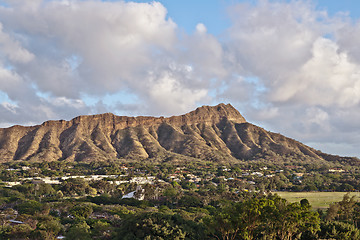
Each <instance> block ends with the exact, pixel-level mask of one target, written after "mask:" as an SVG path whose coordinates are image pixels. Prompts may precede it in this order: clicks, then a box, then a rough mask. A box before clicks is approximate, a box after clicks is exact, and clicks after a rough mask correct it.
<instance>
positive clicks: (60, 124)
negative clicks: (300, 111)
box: [0, 104, 337, 162]
mask: <svg viewBox="0 0 360 240" xmlns="http://www.w3.org/2000/svg"><path fill="white" fill-rule="evenodd" d="M265 155H267V156H271V155H273V156H274V159H275V158H276V156H295V157H298V158H311V159H315V160H327V159H330V158H331V160H334V157H335V159H337V158H336V156H332V155H327V154H323V153H321V152H319V151H316V150H314V149H312V148H310V147H308V146H306V145H304V144H302V143H300V142H297V141H295V140H293V139H290V138H286V137H284V136H282V135H280V134H276V133H271V132H268V131H266V130H264V129H262V128H260V127H257V126H255V125H253V124H250V123H248V122H247V121H246V120H245V118H244V117H243V116H242V115H241V114H240V113H239V112H238V111H237V110H236V109H235V108H234V107H233V106H231V105H230V104H227V105H225V104H219V105H217V106H203V107H199V108H197V109H196V110H194V111H192V112H190V113H187V114H184V115H181V116H173V117H169V118H164V117H159V118H156V117H126V116H116V115H114V114H111V113H106V114H99V115H91V116H79V117H76V118H74V119H72V120H70V121H65V120H59V121H47V122H44V123H43V124H41V125H37V126H31V127H23V126H13V127H10V128H3V129H0V161H1V162H7V161H13V160H28V161H54V160H66V161H102V160H116V159H155V160H160V161H165V160H169V159H176V158H182V159H186V158H189V159H194V158H195V159H201V160H207V161H216V162H229V161H230V162H233V161H237V160H239V159H241V160H243V159H244V160H246V159H253V158H255V157H257V156H265Z"/></svg>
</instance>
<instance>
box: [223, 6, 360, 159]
mask: <svg viewBox="0 0 360 240" xmlns="http://www.w3.org/2000/svg"><path fill="white" fill-rule="evenodd" d="M231 13H232V16H233V23H234V24H233V26H232V27H231V28H230V29H229V36H230V41H229V42H228V43H227V44H228V46H229V49H230V50H231V51H230V53H229V55H231V56H232V57H231V58H232V59H233V63H234V70H233V72H235V71H236V69H240V70H241V71H239V74H242V75H243V76H252V77H254V76H255V77H256V79H258V82H257V87H256V88H255V89H254V88H252V89H250V88H248V87H247V86H246V85H244V87H245V88H247V89H249V91H250V92H252V93H253V94H252V97H253V98H252V100H251V99H250V101H249V103H250V104H248V105H247V107H246V106H245V109H246V112H248V113H249V116H250V117H251V118H252V119H254V120H255V121H259V122H261V123H262V124H265V125H267V126H270V128H271V129H273V130H276V131H280V132H282V133H285V134H287V135H290V136H293V137H294V138H297V139H300V140H302V141H313V140H314V139H316V140H317V141H319V142H322V144H320V145H321V146H326V145H327V146H329V147H328V148H326V150H328V151H331V146H333V145H334V142H335V143H336V142H337V143H340V142H341V143H342V144H343V143H344V142H348V143H349V144H350V141H352V140H350V139H347V137H344V138H343V139H341V140H340V139H339V138H340V137H339V136H345V133H344V132H343V131H344V128H345V129H347V130H349V129H352V131H353V133H352V134H353V135H356V136H359V135H360V132H358V131H357V130H356V129H358V127H356V126H355V125H357V124H355V125H354V124H349V123H348V119H347V118H348V117H349V116H353V118H355V119H357V121H358V120H359V118H358V116H356V114H353V113H354V112H359V110H360V105H359V101H360V98H359V95H360V89H359V84H360V74H359V73H360V72H359V71H360V64H359V61H358V60H359V58H358V57H359V53H358V48H357V47H356V43H355V42H356V40H354V39H356V37H357V35H356V31H358V29H359V26H360V25H359V23H352V22H351V21H349V20H348V19H347V18H346V16H345V17H344V16H335V17H333V18H330V17H329V16H328V15H327V14H326V12H322V11H318V10H316V9H315V6H314V5H312V4H311V3H309V2H301V1H295V2H290V3H284V2H269V1H259V3H258V4H257V5H246V4H239V5H238V6H237V7H234V8H232V10H231ZM355 35H356V36H355ZM356 49H357V50H356ZM229 86H230V85H229ZM229 91H230V90H229ZM231 91H233V90H231ZM256 92H257V94H258V95H257V96H258V97H256V94H254V93H256ZM229 96H231V95H229ZM254 96H255V98H254ZM235 98H236V97H235ZM251 102H252V103H251ZM339 112H342V116H343V117H340V114H339ZM345 116H347V117H345ZM353 118H352V119H353ZM346 136H347V134H346ZM320 145H317V146H320ZM340 145H341V144H339V146H340ZM351 152H352V153H353V152H354V150H353V151H351ZM358 156H359V155H358Z"/></svg>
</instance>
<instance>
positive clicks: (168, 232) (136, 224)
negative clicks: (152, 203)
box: [118, 212, 187, 240]
mask: <svg viewBox="0 0 360 240" xmlns="http://www.w3.org/2000/svg"><path fill="white" fill-rule="evenodd" d="M186 234H187V233H186V232H184V231H183V229H182V228H181V224H180V222H178V221H177V218H175V216H174V215H170V214H166V213H158V212H153V213H140V214H136V215H129V216H128V217H127V218H126V219H125V220H124V221H123V224H122V225H121V226H120V228H119V230H118V239H125V240H127V239H149V240H150V239H176V240H180V239H185V237H186Z"/></svg>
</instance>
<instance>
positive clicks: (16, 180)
mask: <svg viewBox="0 0 360 240" xmlns="http://www.w3.org/2000/svg"><path fill="white" fill-rule="evenodd" d="M306 167H307V168H306ZM1 168H2V169H1V172H0V179H1V180H2V181H3V182H2V184H1V185H0V196H1V197H0V204H1V206H0V221H1V226H0V239H55V238H58V239H59V238H60V239H61V238H65V239H360V231H359V229H358V226H359V223H360V204H359V203H358V202H356V201H355V199H354V197H351V196H350V195H349V194H347V193H346V192H345V191H347V190H349V191H352V190H354V188H355V187H357V186H358V185H357V184H358V182H357V179H356V177H354V176H353V174H354V175H355V172H354V173H353V172H351V171H349V170H347V169H339V168H336V169H330V170H332V171H329V169H321V168H316V166H312V167H310V166H303V167H301V168H298V167H296V168H294V167H291V168H286V166H283V167H281V166H271V165H269V166H264V165H262V164H248V165H246V164H242V165H234V166H219V165H216V164H210V163H206V164H204V163H189V164H187V165H186V166H174V165H173V164H169V165H167V164H166V163H164V164H160V165H156V164H150V163H147V164H145V163H140V162H121V163H120V162H117V163H116V162H112V163H111V162H92V163H87V164H85V163H81V164H80V163H69V162H49V163H32V164H30V163H28V162H14V163H8V164H3V165H2V166H1ZM311 168H312V169H311ZM321 171H324V172H321ZM325 171H326V173H325ZM354 171H355V170H354ZM300 172H301V174H300ZM352 178H354V179H353V180H352ZM9 179H10V180H11V182H10V181H9ZM348 185H351V187H349V186H348ZM320 186H321V187H323V186H327V189H331V188H334V189H338V188H341V186H347V188H344V189H343V190H344V198H343V200H342V201H340V202H336V203H333V204H331V205H330V207H329V208H328V209H314V208H312V207H311V205H310V203H309V201H308V200H306V199H299V202H293V203H291V202H288V201H286V200H285V199H282V198H280V197H279V196H278V195H277V194H276V191H275V190H277V191H279V190H284V189H287V190H296V191H300V190H307V189H311V190H313V189H315V190H322V189H320V188H319V187H320ZM350 188H351V189H350Z"/></svg>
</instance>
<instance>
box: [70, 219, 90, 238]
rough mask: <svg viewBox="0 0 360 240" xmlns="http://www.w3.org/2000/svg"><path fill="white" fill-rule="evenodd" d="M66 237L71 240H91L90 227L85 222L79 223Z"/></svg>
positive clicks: (72, 227)
mask: <svg viewBox="0 0 360 240" xmlns="http://www.w3.org/2000/svg"><path fill="white" fill-rule="evenodd" d="M65 236H66V239H69V240H90V239H91V236H90V226H89V225H88V224H87V223H86V222H85V221H82V222H79V223H77V224H74V225H72V226H71V227H70V228H69V231H68V232H67V233H66V235H65Z"/></svg>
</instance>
